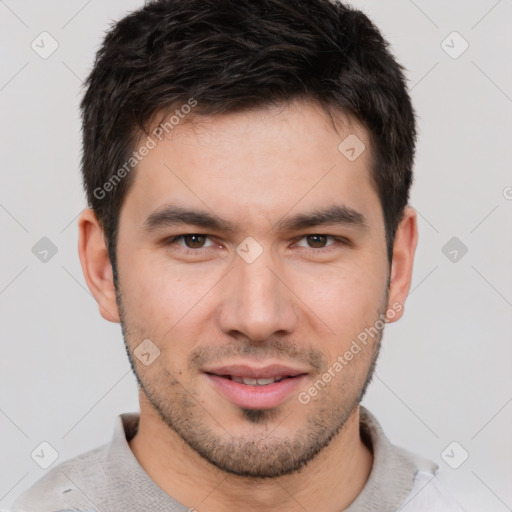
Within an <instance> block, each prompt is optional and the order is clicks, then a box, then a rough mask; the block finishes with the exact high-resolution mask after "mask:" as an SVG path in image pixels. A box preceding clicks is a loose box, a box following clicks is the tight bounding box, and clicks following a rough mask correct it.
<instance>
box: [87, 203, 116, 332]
mask: <svg viewBox="0 0 512 512" xmlns="http://www.w3.org/2000/svg"><path fill="white" fill-rule="evenodd" d="M78 254H79V256H80V262H81V264H82V271H83V273H84V277H85V281H86V282H87V286H88V287H89V290H90V291H91V293H92V294H93V295H94V298H95V299H96V302H97V303H98V307H99V311H100V314H101V316H102V317H103V318H104V319H105V320H108V321H109V322H117V323H118V322H120V317H119V311H118V309H117V302H116V294H115V288H114V278H113V272H112V265H111V263H110V258H109V256H108V251H107V246H106V244H105V238H104V233H103V229H102V227H101V225H100V223H99V222H98V220H97V218H96V215H95V214H94V211H93V210H92V209H91V208H86V209H85V210H84V211H83V212H82V213H81V214H80V217H79V218H78Z"/></svg>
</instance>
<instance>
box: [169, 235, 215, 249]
mask: <svg viewBox="0 0 512 512" xmlns="http://www.w3.org/2000/svg"><path fill="white" fill-rule="evenodd" d="M207 242H208V243H207ZM174 244H177V245H181V246H182V247H184V248H185V249H203V248H208V247H212V246H213V245H215V244H214V243H213V242H212V241H211V240H209V237H208V235H201V234H200V233H187V234H184V235H178V236H173V237H171V238H169V239H168V240H167V241H166V245H174Z"/></svg>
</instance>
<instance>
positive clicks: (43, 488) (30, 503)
mask: <svg viewBox="0 0 512 512" xmlns="http://www.w3.org/2000/svg"><path fill="white" fill-rule="evenodd" d="M107 451H108V445H103V446H99V447H98V448H95V449H93V450H90V451H88V452H85V453H83V454H81V455H78V456H76V457H74V458H72V459H69V460H67V461H65V462H62V463H60V464H59V465H58V466H55V467H54V468H52V469H50V470H49V471H48V472H47V473H46V474H45V475H44V476H43V477H42V478H41V479H39V480H38V481H37V482H36V483H35V484H34V485H32V487H30V488H29V489H28V490H26V491H25V492H23V493H22V494H21V495H20V496H19V497H18V498H17V500H16V501H15V503H14V505H13V506H12V509H11V510H12V512H49V511H51V512H57V511H58V512H61V511H62V512H68V511H74V512H89V511H91V512H92V511H94V510H95V506H94V503H92V502H91V499H90V498H89V497H88V496H87V494H86V493H85V492H83V491H82V490H81V485H80V483H81V482H87V483H88V484H89V485H90V484H93V485H94V483H98V484H99V482H100V481H101V480H102V479H103V477H104V472H105V460H106V454H107Z"/></svg>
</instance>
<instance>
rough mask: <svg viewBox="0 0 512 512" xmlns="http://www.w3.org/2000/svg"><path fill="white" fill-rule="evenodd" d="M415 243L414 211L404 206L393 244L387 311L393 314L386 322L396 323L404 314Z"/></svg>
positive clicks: (416, 232) (415, 218)
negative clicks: (391, 311)
mask: <svg viewBox="0 0 512 512" xmlns="http://www.w3.org/2000/svg"><path fill="white" fill-rule="evenodd" d="M417 243H418V225H417V216H416V211H415V210H414V209H413V208H411V207H409V206H406V207H405V209H404V213H403V217H402V220H401V221H400V224H399V225H398V229H397V232H396V235H395V241H394V244H393V261H392V264H391V276H390V283H389V298H388V310H393V312H394V314H393V315H392V316H391V315H390V316H388V318H387V321H388V322H396V321H397V320H399V319H400V318H401V317H402V315H403V313H404V304H405V299H406V298H407V294H408V293H409V289H410V287H411V281H412V269H413V263H414V254H415V252H416V245H417ZM398 304H399V305H400V306H399V307H397V305H398ZM393 305H395V307H393Z"/></svg>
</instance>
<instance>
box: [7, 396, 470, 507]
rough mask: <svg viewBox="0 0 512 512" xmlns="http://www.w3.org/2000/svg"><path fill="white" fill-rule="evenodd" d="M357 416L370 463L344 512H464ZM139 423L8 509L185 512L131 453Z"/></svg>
mask: <svg viewBox="0 0 512 512" xmlns="http://www.w3.org/2000/svg"><path fill="white" fill-rule="evenodd" d="M360 417H361V423H360V430H361V436H362V439H363V441H364V442H365V443H366V444H367V446H368V447H369V448H371V450H372V452H373V456H374V458H373V466H372V470H371V472H370V477H369V478H368V480H367V482H366V484H365V486H364V488H363V490H362V491H361V493H360V494H359V496H358V497H357V498H356V499H355V500H354V501H353V502H352V504H351V505H350V506H349V507H348V508H347V509H345V512H396V511H400V512H462V509H461V508H460V506H459V505H458V504H457V503H456V502H455V501H454V500H453V498H452V497H451V496H450V495H449V494H448V493H447V491H446V490H445V489H444V488H443V486H442V484H441V483H440V482H439V481H438V479H437V477H436V474H437V470H438V467H437V465H436V464H434V463H433V462H431V461H429V460H427V459H425V458H423V457H421V456H419V455H415V454H413V453H411V452H409V451H406V450H404V449H403V448H399V447H397V446H394V445H392V444H391V443H390V442H389V440H388V439H387V437H386V436H385V434H384V432H383V431H382V428H381V427H380V425H379V423H378V421H377V419H376V418H375V417H374V416H373V415H372V414H371V413H370V412H369V411H368V410H367V409H365V408H364V407H362V406H361V408H360ZM138 421H139V415H138V414H135V413H127V414H121V415H119V416H118V417H117V418H116V422H115V426H114V435H113V437H112V440H111V442H110V443H108V444H106V445H103V446H100V447H98V448H96V449H94V450H91V451H89V452H86V453H84V454H81V455H78V456H77V457H74V458H72V459H70V460H68V461H65V462H63V463H61V464H59V465H58V466H56V467H55V468H52V469H50V470H49V471H48V473H47V474H46V475H45V476H44V477H43V478H41V479H40V480H39V481H38V482H36V483H35V484H34V485H33V486H32V487H31V488H30V489H28V490H27V491H25V492H24V493H23V494H22V495H21V496H20V497H19V498H18V500H17V501H16V503H15V504H14V506H13V508H12V512H71V511H73V512H118V511H119V512H164V511H165V512H188V511H189V508H188V507H187V506H185V505H183V504H181V503H178V502H177V501H176V500H174V499H173V498H172V497H170V496H169V495H167V494H166V493H165V492H164V491H163V490H162V489H160V487H158V486H157V484H156V483H155V482H153V480H151V478H150V477H149V476H148V474H147V473H146V472H145V471H144V469H143V468H142V467H141V466H140V464H139V463H138V461H137V459H136V458H135V456H134V455H133V453H132V451H131V449H130V446H129V444H128V441H129V440H130V439H131V438H132V437H133V436H134V435H135V433H136V432H137V428H138ZM340 512H342V511H341V510H340Z"/></svg>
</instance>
